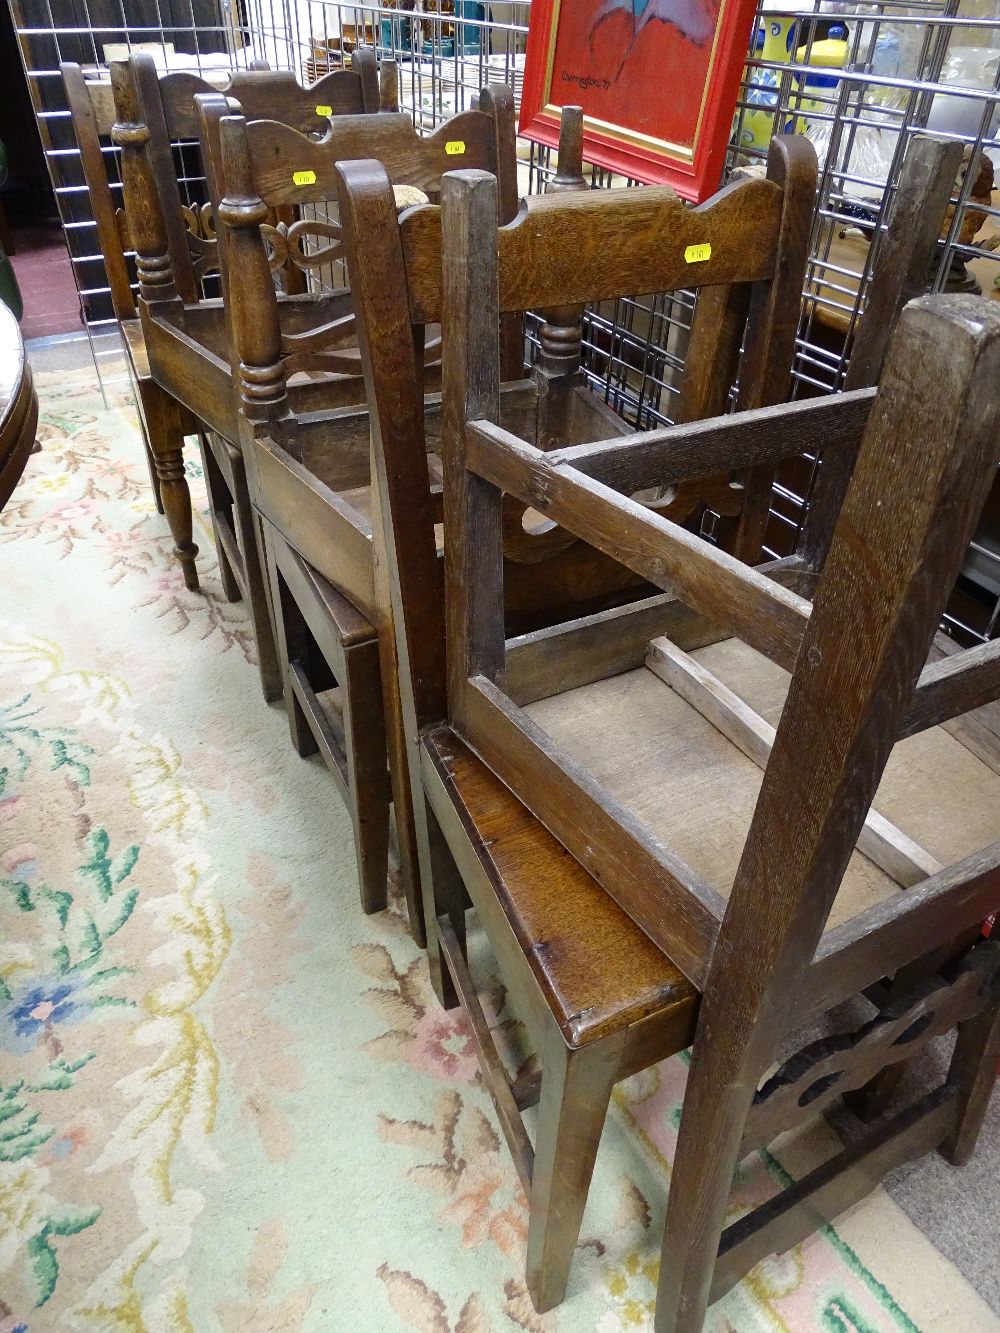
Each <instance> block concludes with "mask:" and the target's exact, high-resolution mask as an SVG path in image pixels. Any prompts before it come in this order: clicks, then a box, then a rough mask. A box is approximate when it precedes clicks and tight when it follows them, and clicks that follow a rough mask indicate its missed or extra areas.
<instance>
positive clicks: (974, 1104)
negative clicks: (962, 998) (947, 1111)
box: [940, 977, 1000, 1166]
mask: <svg viewBox="0 0 1000 1333" xmlns="http://www.w3.org/2000/svg"><path fill="white" fill-rule="evenodd" d="M998 1060H1000V979H998V978H997V977H994V981H993V994H992V998H991V1000H990V1002H989V1003H988V1004H987V1005H986V1007H985V1008H984V1009H983V1010H982V1011H981V1012H980V1013H979V1014H977V1015H976V1017H975V1018H969V1019H967V1020H966V1021H965V1022H964V1023H960V1024H959V1025H958V1040H957V1041H956V1043H955V1051H954V1054H953V1055H952V1058H951V1067H950V1068H949V1070H948V1082H949V1083H950V1084H952V1085H953V1086H955V1087H957V1088H958V1090H959V1099H960V1100H959V1112H958V1123H957V1124H956V1126H955V1128H954V1130H953V1131H952V1133H951V1134H950V1135H949V1137H948V1138H947V1139H946V1140H945V1142H944V1143H943V1144H942V1145H941V1149H940V1151H941V1155H942V1156H943V1157H944V1158H945V1159H946V1161H949V1162H950V1163H951V1164H952V1166H964V1165H965V1163H966V1162H967V1161H968V1160H969V1158H970V1156H971V1155H972V1150H973V1149H974V1148H975V1146H976V1140H977V1139H978V1137H979V1131H980V1130H981V1129H982V1127H983V1117H984V1116H985V1115H986V1108H987V1106H988V1105H989V1100H990V1094H991V1093H992V1091H993V1088H994V1085H995V1083H996V1081H997V1061H998Z"/></svg>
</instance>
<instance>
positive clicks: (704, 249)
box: [684, 241, 712, 264]
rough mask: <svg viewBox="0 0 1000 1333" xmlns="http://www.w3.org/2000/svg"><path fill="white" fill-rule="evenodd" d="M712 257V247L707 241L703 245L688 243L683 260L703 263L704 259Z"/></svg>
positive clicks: (689, 262) (691, 262)
mask: <svg viewBox="0 0 1000 1333" xmlns="http://www.w3.org/2000/svg"><path fill="white" fill-rule="evenodd" d="M711 258H712V247H711V245H710V244H709V242H708V241H705V243H704V244H703V245H689V246H688V248H687V249H686V250H685V251H684V261H685V263H687V264H704V262H705V260H706V259H711Z"/></svg>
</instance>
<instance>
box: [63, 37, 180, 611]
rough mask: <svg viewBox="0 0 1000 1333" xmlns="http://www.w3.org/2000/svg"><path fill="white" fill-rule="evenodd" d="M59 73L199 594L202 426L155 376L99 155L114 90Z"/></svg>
mask: <svg viewBox="0 0 1000 1333" xmlns="http://www.w3.org/2000/svg"><path fill="white" fill-rule="evenodd" d="M59 68H60V71H61V73H62V76H63V83H64V85H65V88H66V98H67V102H68V105H69V110H70V115H71V117H72V120H73V129H74V131H75V133H76V139H77V144H78V145H79V149H80V160H81V163H82V166H83V177H84V181H85V182H86V185H87V189H88V191H89V194H90V200H91V207H92V208H93V212H94V221H95V223H96V224H97V239H98V242H99V244H100V247H101V254H102V256H103V258H104V266H105V269H106V271H107V275H108V286H109V287H110V289H111V304H112V309H113V310H114V314H115V318H116V319H117V320H118V323H119V326H120V328H121V334H122V343H123V345H124V349H125V357H126V363H127V365H128V369H129V376H130V378H131V381H132V385H133V390H134V393H135V399H136V406H137V408H138V412H139V427H140V430H141V432H142V437H143V444H144V446H145V450H146V461H147V464H148V466H149V477H150V482H151V484H152V487H153V494H154V496H155V498H156V507H157V510H158V511H159V512H160V513H161V514H162V513H166V517H167V522H168V524H169V525H170V532H171V535H172V537H173V539H174V554H175V555H176V557H177V559H178V560H179V561H180V565H181V569H182V570H183V572H184V582H185V584H186V585H187V586H188V587H189V588H197V586H198V572H197V569H196V567H195V563H194V562H195V556H196V555H197V553H198V550H197V547H196V546H195V545H194V542H193V541H192V537H191V497H190V493H189V492H188V485H187V481H186V479H185V477H184V459H183V447H184V437H185V435H193V434H194V433H195V432H196V431H197V429H198V426H197V422H196V421H195V419H194V418H193V417H192V416H191V414H190V413H189V412H188V411H187V410H186V408H184V407H183V406H182V405H181V404H180V403H179V402H178V401H177V399H175V398H173V397H171V395H170V394H169V393H167V392H165V391H164V390H163V389H161V388H160V386H159V385H158V384H157V383H156V382H155V380H154V379H153V377H152V375H151V374H150V369H149V357H148V354H147V350H146V343H145V339H144V337H143V332H142V326H141V324H140V321H139V312H138V310H137V308H136V302H135V295H134V293H133V291H132V287H131V279H130V275H129V270H128V263H127V260H126V257H125V256H126V253H127V251H129V250H130V249H131V242H130V239H129V232H128V225H127V223H126V220H125V213H124V210H123V209H122V208H120V207H119V206H118V205H117V204H116V201H115V196H114V193H113V192H112V188H111V183H110V181H109V178H108V170H107V167H106V165H105V161H104V154H103V152H102V149H101V139H102V137H105V138H106V137H110V135H111V131H112V129H113V127H114V123H115V112H114V105H113V103H112V100H111V89H110V85H109V84H108V82H107V81H106V80H103V79H98V78H93V79H88V78H86V76H85V75H84V72H83V70H82V69H81V67H80V66H79V65H77V64H74V63H71V62H66V63H64V64H62V65H60V67H59Z"/></svg>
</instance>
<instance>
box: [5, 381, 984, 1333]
mask: <svg viewBox="0 0 1000 1333" xmlns="http://www.w3.org/2000/svg"><path fill="white" fill-rule="evenodd" d="M39 378H40V390H41V395H42V418H41V439H42V442H43V446H44V449H43V452H42V453H41V454H40V455H37V456H35V457H33V458H32V459H31V461H30V463H29V465H28V470H27V472H26V474H25V476H24V478H23V480H22V483H21V485H20V486H19V488H18V489H17V491H15V494H14V496H13V497H12V499H11V501H10V503H9V505H8V507H7V509H6V511H5V512H4V513H3V514H2V515H0V589H2V591H0V1333H15V1331H16V1330H17V1331H19V1330H28V1331H29V1333H46V1331H48V1330H60V1331H61V1330H100V1331H101V1333H119V1331H124V1330H128V1331H129V1333H145V1331H147V1330H148V1333H191V1331H192V1330H194V1331H195V1333H213V1331H214V1330H227V1331H232V1333H235V1331H236V1330H240V1333H264V1331H265V1330H266V1331H268V1333H270V1331H272V1330H275V1331H280V1333H296V1331H297V1330H304V1331H305V1330H308V1331H310V1333H321V1331H322V1333H328V1331H331V1330H332V1331H333V1333H341V1330H343V1333H356V1331H360V1333H367V1331H368V1330H375V1331H378V1333H381V1331H382V1330H386V1331H387V1333H391V1331H393V1330H407V1329H417V1330H421V1331H422V1333H503V1330H510V1329H524V1330H529V1331H530V1333H557V1331H558V1333H583V1331H584V1330H586V1331H587V1333H592V1331H593V1333H626V1331H627V1333H635V1331H637V1330H644V1329H649V1328H651V1320H650V1317H651V1309H652V1299H653V1293H654V1284H655V1276H656V1262H657V1256H658V1246H659V1237H660V1228H661V1223H662V1214H663V1205H664V1199H665V1194H666V1188H667V1183H668V1179H669V1171H670V1159H671V1155H672V1152H673V1145H674V1137H675V1132H676V1124H677V1118H678V1110H679V1104H680V1099H681V1096H682V1091H683V1082H684V1071H685V1066H684V1063H683V1062H682V1061H680V1060H675V1061H671V1062H668V1063H667V1064H665V1065H663V1066H661V1067H658V1068H657V1069H654V1070H652V1071H650V1072H649V1073H647V1074H645V1075H643V1076H641V1077H638V1078H636V1079H633V1080H631V1082H630V1083H629V1084H627V1085H623V1086H622V1087H621V1088H619V1090H618V1094H617V1096H616V1099H615V1105H614V1107H613V1110H612V1114H611V1117H610V1121H609V1124H608V1127H607V1130H606V1133H605V1137H604V1141H603V1143H602V1149H601V1154H600V1158H599V1162H598V1169H597V1175H596V1179H595V1183H594V1188H593V1192H592V1196H591V1201H590V1204H589V1206H588V1209H587V1214H586V1217H585V1219H584V1226H583V1238H582V1241H581V1244H580V1247H579V1250H578V1252H577V1255H576V1258H575V1263H574V1269H573V1274H572V1278H571V1283H570V1291H569V1297H568V1299H567V1301H566V1303H565V1304H564V1305H563V1306H562V1307H561V1308H560V1309H559V1310H557V1311H554V1312H552V1313H551V1314H549V1315H546V1316H545V1317H543V1318H540V1317H538V1316H537V1315H535V1314H534V1313H533V1311H532V1309H531V1306H530V1303H529V1301H528V1299H527V1296H526V1293H525V1289H524V1284H523V1254H524V1240H525V1231H526V1213H525V1205H524V1199H523V1197H522V1194H521V1192H520V1189H519V1188H518V1185H517V1181H516V1176H515V1173H514V1169H513V1167H512V1164H511V1162H510V1160H509V1158H508V1156H507V1153H506V1151H505V1148H504V1147H503V1145H502V1143H501V1140H500V1137H499V1134H498V1131H497V1127H496V1122H495V1119H494V1116H493V1112H492V1108H491V1105H490V1102H489V1099H488V1097H487V1096H486V1094H485V1093H484V1091H483V1089H482V1087H481V1085H480V1083H479V1080H478V1076H477V1073H476V1066H475V1061H474V1058H473V1055H472V1051H471V1048H470V1044H469V1040H468V1037H467V1035H466V1033H465V1031H464V1029H463V1027H462V1024H461V1022H460V1020H459V1019H458V1018H456V1017H455V1016H454V1015H451V1014H445V1013H443V1012H442V1011H441V1010H440V1009H438V1008H437V1006H436V1004H435V1001H434V999H433V996H432V995H431V992H430V990H429V987H428V985H427V982H426V979H425V967H424V962H423V958H422V956H421V954H420V952H419V951H418V950H417V949H416V948H415V947H414V945H413V944H412V943H411V941H410V940H409V938H408V936H407V934H406V931H405V929H404V926H403V922H402V918H401V915H400V914H399V912H398V911H395V910H390V911H389V912H387V913H384V914H382V915H381V916H377V917H373V918H368V919H366V918H364V917H363V916H362V915H361V914H360V912H359V909H358V899H357V888H356V884H355V880H354V861H353V851H352V846H351V837H350V828H349V824H348V820H347V818H346V816H345V814H344V812H343V810H342V808H341V807H340V805H339V803H338V798H337V796H336V792H335V790H334V788H333V786H332V783H331V781H330V780H329V778H328V775H327V774H326V772H325V770H324V769H323V768H322V767H321V766H320V765H319V764H318V763H317V762H315V761H311V762H303V761H301V760H299V759H298V758H297V757H296V756H295V754H294V753H293V751H292V749H291V747H290V745H289V743H288V738H287V728H286V724H285V719H284V715H283V713H282V712H281V710H280V709H279V708H275V707H272V708H267V707H266V706H265V705H264V704H263V702H262V700H261V697H260V692H259V688H258V683H257V677H256V672H255V669H254V667H253V664H252V662H251V652H252V649H251V639H250V634H249V626H248V621H247V618H246V616H245V614H244V611H243V608H242V606H240V605H235V606H234V605H230V604H228V603H226V602H225V601H224V600H223V599H222V597H221V593H220V589H219V584H218V578H217V573H216V569H215V565H214V560H213V556H212V551H211V538H210V533H209V530H208V527H207V525H206V523H205V521H204V519H203V518H202V517H201V516H199V532H198V534H197V539H198V541H199V544H200V545H201V547H202V555H201V558H200V562H199V564H200V569H201V573H202V579H203V589H204V591H203V593H202V594H192V593H189V592H186V591H185V589H184V587H183V583H182V580H181V578H180V575H179V573H178V571H177V567H176V565H175V564H174V563H173V562H172V561H171V560H170V558H169V557H168V554H167V552H168V550H169V541H168V538H167V534H166V526H165V522H164V520H163V519H162V518H160V517H159V516H158V515H157V514H156V513H155V511H154V509H153V506H152V501H151V497H150V491H149V486H148V481H147V478H146V474H145V465H144V461H143V458H142V455H141V450H140V446H139V442H138V438H137V435H136V432H135V428H134V422H133V417H132V414H131V407H130V400H129V397H128V394H127V392H125V391H123V392H121V393H120V394H119V395H118V396H117V398H116V399H115V401H113V403H112V405H111V410H105V408H104V406H103V404H102V401H101V398H100V396H99V394H98V392H97V389H96V386H95V383H94V381H93V377H92V374H91V373H89V372H86V371H82V372H70V373H61V374H59V375H41V376H40V377H39ZM191 479H192V485H193V487H194V489H195V494H196V499H197V502H198V504H199V505H202V504H203V502H204V495H203V490H202V488H201V484H200V474H199V470H198V468H197V467H196V466H195V465H194V464H193V463H192V465H191ZM491 997H492V1005H491V1010H492V1016H493V1018H494V1019H495V1021H496V1022H497V1023H498V1024H502V1025H503V1026H504V1028H505V1032H506V1033H507V1035H508V1036H509V1037H510V1038H511V1040H512V1041H514V1042H515V1043H516V1040H517V1037H518V1029H517V1024H516V1022H515V1020H514V1018H513V1016H512V1015H511V1014H510V1013H509V1011H508V1010H507V1009H506V1007H505V997H504V994H503V990H502V988H501V987H500V985H499V983H494V984H493V986H492V992H491ZM831 1141H832V1134H831V1131H829V1130H827V1129H825V1128H824V1129H821V1130H818V1131H817V1132H816V1133H815V1134H814V1135H812V1136H810V1138H809V1139H808V1140H806V1141H801V1142H798V1143H796V1144H794V1145H791V1146H789V1147H788V1148H787V1149H783V1150H782V1152H781V1154H780V1160H779V1158H778V1157H775V1156H772V1155H770V1154H763V1155H761V1157H760V1158H759V1159H758V1160H756V1161H755V1162H754V1163H753V1164H752V1167H751V1169H749V1170H748V1171H747V1173H746V1177H745V1179H744V1180H743V1181H742V1183H741V1191H742V1199H743V1201H744V1203H746V1202H751V1201H754V1200H757V1199H760V1198H762V1197H764V1196H766V1195H767V1194H768V1193H769V1192H771V1191H772V1190H773V1189H774V1188H775V1185H776V1183H777V1182H780V1181H781V1180H783V1179H786V1178H787V1174H788V1173H799V1172H801V1171H802V1170H804V1169H807V1168H808V1165H809V1164H810V1163H812V1162H814V1161H815V1160H816V1154H817V1153H819V1152H822V1151H824V1150H825V1149H829V1147H830V1146H831ZM980 1243H981V1246H982V1250H983V1252H984V1253H986V1252H988V1249H989V1247H990V1246H993V1247H994V1248H995V1245H996V1235H995V1232H994V1233H992V1234H990V1233H985V1234H982V1235H981V1237H980ZM707 1327H708V1328H709V1329H710V1330H712V1333H723V1331H731V1330H736V1331H737V1333H765V1331H767V1333H771V1331H772V1330H790V1331H791V1333H813V1330H816V1331H819V1330H825V1331H827V1333H847V1331H850V1333H882V1331H883V1330H884V1331H885V1333H890V1331H892V1333H897V1331H898V1330H905V1331H906V1333H916V1331H917V1330H920V1331H921V1333H965V1331H966V1330H991V1329H1000V1319H998V1318H997V1316H996V1315H995V1314H994V1313H993V1312H991V1310H990V1308H989V1307H988V1305H987V1304H986V1303H985V1301H984V1300H983V1299H982V1298H981V1296H980V1295H978V1294H977V1292H976V1291H975V1290H974V1289H973V1287H972V1286H971V1285H970V1284H969V1283H968V1282H967V1281H966V1279H965V1278H964V1277H963V1276H962V1275H961V1274H960V1273H959V1271H958V1270H957V1268H956V1267H955V1266H954V1265H953V1264H952V1263H951V1262H949V1260H948V1259H946V1258H945V1257H944V1255H943V1254H942V1253H941V1252H940V1251H939V1250H938V1249H937V1248H936V1247H935V1246H934V1245H933V1244H932V1243H931V1242H930V1241H929V1240H928V1239H927V1237H926V1236H925V1235H924V1234H923V1233H922V1232H921V1231H920V1230H918V1228H917V1227H916V1226H915V1225H914V1224H913V1223H912V1222H911V1221H910V1220H909V1219H908V1218H907V1216H906V1215H905V1214H904V1212H903V1211H902V1210H901V1209H900V1208H899V1207H898V1206H897V1205H896V1204H895V1203H894V1202H893V1201H892V1200H891V1198H890V1197H889V1196H888V1195H887V1194H886V1193H885V1192H884V1191H882V1190H879V1191H877V1192H876V1193H874V1194H873V1195H872V1196H870V1197H869V1199H868V1200H866V1202H865V1203H864V1204H862V1205H860V1206H859V1207H858V1208H856V1209H855V1210H854V1211H853V1212H852V1213H850V1214H849V1215H847V1216H846V1217H844V1218H843V1219H841V1220H840V1221H838V1223H837V1225H836V1226H835V1227H827V1228H825V1229H824V1230H823V1231H821V1232H820V1233H819V1234H817V1235H816V1236H814V1237H813V1238H812V1239H811V1240H810V1241H809V1242H808V1243H807V1244H805V1245H803V1246H800V1247H799V1248H797V1249H796V1250H794V1251H792V1252H791V1253H790V1254H788V1255H786V1256H784V1257H782V1258H780V1259H773V1260H770V1261H768V1262H766V1263H764V1264H762V1265H761V1266H760V1267H759V1268H758V1269H757V1270H755V1272H754V1273H753V1274H751V1276H750V1277H749V1279H747V1280H746V1281H745V1282H744V1283H742V1284H741V1286H740V1287H739V1288H738V1289H737V1290H736V1291H734V1292H733V1293H732V1294H731V1295H730V1296H729V1297H727V1298H726V1300H725V1301H723V1302H721V1303H720V1304H718V1305H717V1306H715V1307H714V1308H713V1310H712V1312H711V1315H710V1318H709V1322H708V1325H707Z"/></svg>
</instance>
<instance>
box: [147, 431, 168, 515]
mask: <svg viewBox="0 0 1000 1333" xmlns="http://www.w3.org/2000/svg"><path fill="white" fill-rule="evenodd" d="M142 444H143V448H144V449H145V451H146V467H147V468H148V469H149V484H150V486H152V488H153V500H154V502H155V504H156V512H157V513H158V514H162V513H163V496H162V495H161V494H160V479H159V477H158V476H157V475H156V458H155V457H154V455H153V451H152V449H151V448H150V447H149V440H148V439H147V437H146V423H145V421H143V422H142Z"/></svg>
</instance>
